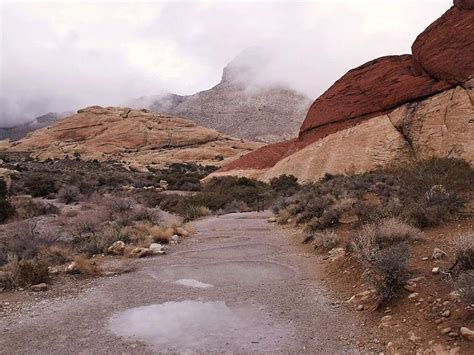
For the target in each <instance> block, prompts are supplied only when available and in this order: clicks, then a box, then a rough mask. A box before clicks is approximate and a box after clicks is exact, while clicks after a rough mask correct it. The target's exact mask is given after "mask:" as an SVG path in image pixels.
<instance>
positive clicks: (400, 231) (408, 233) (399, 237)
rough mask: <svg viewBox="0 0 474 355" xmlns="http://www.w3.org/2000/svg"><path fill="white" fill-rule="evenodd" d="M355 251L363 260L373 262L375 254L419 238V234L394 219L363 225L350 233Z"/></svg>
mask: <svg viewBox="0 0 474 355" xmlns="http://www.w3.org/2000/svg"><path fill="white" fill-rule="evenodd" d="M352 234H353V235H352V241H353V243H354V246H355V248H354V249H355V250H356V251H358V253H359V254H360V255H361V256H362V257H363V258H364V259H365V260H369V261H370V260H373V259H374V258H375V254H376V253H377V252H378V251H380V250H382V249H384V248H387V247H391V246H393V245H397V244H400V243H405V242H411V241H415V240H419V239H420V238H421V232H420V230H418V229H417V228H415V227H412V226H410V225H408V224H406V223H404V222H402V221H400V220H398V219H396V218H387V219H383V220H381V221H379V222H377V223H370V224H365V225H363V226H362V227H361V228H359V229H357V230H356V231H354V232H353V233H352Z"/></svg>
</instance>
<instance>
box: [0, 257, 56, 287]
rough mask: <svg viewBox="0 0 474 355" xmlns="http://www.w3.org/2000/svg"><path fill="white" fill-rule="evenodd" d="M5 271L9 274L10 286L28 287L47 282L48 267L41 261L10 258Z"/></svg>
mask: <svg viewBox="0 0 474 355" xmlns="http://www.w3.org/2000/svg"><path fill="white" fill-rule="evenodd" d="M5 270H7V272H8V273H9V275H10V277H11V280H12V285H13V286H16V287H19V286H29V285H35V284H39V283H42V282H48V281H49V272H48V265H47V264H46V263H45V262H44V261H42V260H41V259H38V258H34V259H22V260H19V259H18V257H16V256H14V257H12V258H11V259H10V260H9V262H8V264H7V265H6V266H5Z"/></svg>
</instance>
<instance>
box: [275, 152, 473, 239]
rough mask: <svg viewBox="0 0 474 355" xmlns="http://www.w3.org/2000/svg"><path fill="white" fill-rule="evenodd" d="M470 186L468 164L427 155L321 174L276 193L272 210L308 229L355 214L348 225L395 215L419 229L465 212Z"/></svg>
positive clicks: (333, 224) (333, 223) (470, 171)
mask: <svg viewBox="0 0 474 355" xmlns="http://www.w3.org/2000/svg"><path fill="white" fill-rule="evenodd" d="M473 186H474V169H473V168H472V167H471V166H470V165H469V163H467V162H465V161H462V160H457V159H437V158H433V159H428V160H424V161H417V162H414V163H412V164H404V165H402V166H395V167H392V168H387V169H377V170H374V171H371V172H367V173H363V174H354V175H347V176H344V175H330V174H327V175H326V176H325V177H323V178H322V179H321V180H320V181H319V182H316V183H312V184H307V185H304V186H301V188H300V190H299V191H297V192H295V193H294V194H293V195H291V196H289V197H288V196H283V197H281V198H280V199H279V200H278V201H277V203H275V204H274V207H273V210H274V212H275V213H278V212H279V211H280V210H285V211H286V212H285V213H288V214H289V216H290V217H291V218H294V219H295V221H296V222H297V223H310V227H311V229H313V230H317V229H320V228H325V227H328V226H336V225H337V224H339V223H341V222H340V220H339V219H340V217H338V216H342V215H354V216H357V219H354V222H352V223H359V224H364V223H368V222H370V223H373V222H376V221H378V220H380V219H384V218H388V217H399V218H401V219H403V220H406V221H407V222H409V223H410V224H413V225H415V226H417V227H420V228H424V227H428V226H434V225H439V224H441V223H444V222H446V221H449V220H452V219H455V218H458V217H461V216H463V215H465V212H464V211H463V208H464V206H465V204H466V202H467V201H468V200H469V199H470V198H472V194H473V192H474V191H473ZM344 201H351V203H344ZM323 215H324V216H323ZM310 221H311V222H310ZM356 221H357V222H356Z"/></svg>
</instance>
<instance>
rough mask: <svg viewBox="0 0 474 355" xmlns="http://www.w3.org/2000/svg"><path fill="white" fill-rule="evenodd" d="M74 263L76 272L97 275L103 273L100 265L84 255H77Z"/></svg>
mask: <svg viewBox="0 0 474 355" xmlns="http://www.w3.org/2000/svg"><path fill="white" fill-rule="evenodd" d="M74 263H75V270H76V272H77V273H79V274H81V275H86V276H96V275H100V274H101V270H100V268H99V266H98V265H97V264H96V263H95V262H94V261H91V260H90V259H88V258H87V257H85V256H84V255H79V256H77V257H76V258H75V259H74Z"/></svg>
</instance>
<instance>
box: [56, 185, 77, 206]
mask: <svg viewBox="0 0 474 355" xmlns="http://www.w3.org/2000/svg"><path fill="white" fill-rule="evenodd" d="M58 199H59V201H61V202H62V203H65V204H67V205H69V204H71V203H74V202H79V201H80V200H81V199H82V195H81V191H80V190H79V188H78V187H77V186H66V187H62V188H61V189H60V190H59V191H58Z"/></svg>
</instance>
